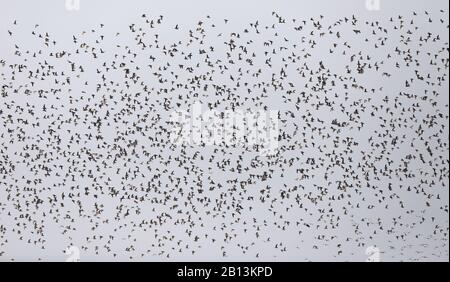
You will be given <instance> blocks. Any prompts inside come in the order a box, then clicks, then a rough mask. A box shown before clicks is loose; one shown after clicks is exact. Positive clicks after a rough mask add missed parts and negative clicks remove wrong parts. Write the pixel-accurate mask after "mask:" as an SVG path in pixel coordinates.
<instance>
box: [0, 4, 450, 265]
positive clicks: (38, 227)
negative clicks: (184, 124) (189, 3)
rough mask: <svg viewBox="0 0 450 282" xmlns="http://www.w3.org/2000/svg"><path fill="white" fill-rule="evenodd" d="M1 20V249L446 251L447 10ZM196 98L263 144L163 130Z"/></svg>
mask: <svg viewBox="0 0 450 282" xmlns="http://www.w3.org/2000/svg"><path fill="white" fill-rule="evenodd" d="M2 32H3V29H2ZM4 32H5V34H4V35H2V38H6V39H8V41H7V42H4V43H2V44H8V46H10V48H9V50H10V51H11V53H10V54H0V86H1V92H0V143H1V144H0V218H1V220H0V260H17V257H18V256H17V252H15V251H14V249H13V248H12V247H9V246H20V247H21V248H25V249H26V248H29V250H31V249H32V248H35V249H37V250H38V254H39V255H37V257H36V258H34V259H39V260H41V259H44V260H45V259H46V252H49V251H50V250H54V249H55V248H56V249H57V252H58V253H59V254H60V255H63V254H64V250H65V249H66V248H68V247H69V246H72V245H74V246H78V247H79V248H80V252H81V259H83V255H84V256H85V257H86V256H88V257H89V259H95V257H98V258H100V259H106V260H109V259H111V260H165V259H166V260H173V259H175V260H176V259H194V260H195V259H204V258H216V259H235V260H236V259H238V260H258V259H261V260H359V259H364V256H365V253H364V251H365V249H366V248H367V247H369V246H370V245H375V246H377V247H378V248H380V250H381V252H382V258H383V259H385V260H410V261H414V260H448V256H449V252H448V238H449V237H448V236H449V225H448V212H449V211H448V209H449V207H448V187H449V143H448V130H449V109H448V67H449V44H448V13H447V12H446V11H442V10H441V11H436V12H433V13H431V12H425V11H421V12H414V13H411V14H408V15H397V16H393V17H391V18H389V17H388V18H387V19H386V20H373V19H372V20H367V19H361V18H358V16H357V15H349V16H348V17H342V18H337V19H329V18H327V17H324V16H314V17H311V18H309V19H288V18H284V17H283V16H281V15H279V14H277V13H276V12H273V13H272V17H271V18H270V20H268V19H267V18H266V19H265V20H259V21H254V22H250V23H248V24H247V25H241V26H239V28H236V26H233V25H232V22H231V20H227V19H214V17H212V16H205V17H204V18H203V19H201V20H199V21H198V22H197V24H196V25H195V26H190V27H189V26H183V24H182V23H179V24H176V25H174V24H172V23H167V22H166V18H165V17H164V16H159V15H156V16H154V15H151V14H150V13H149V14H143V15H139V16H138V17H137V18H136V21H135V23H130V24H129V25H127V26H124V28H123V29H122V30H120V31H119V30H111V29H108V27H107V24H99V25H98V26H97V27H94V28H92V29H91V30H85V31H81V32H80V33H79V34H74V35H70V38H64V39H60V40H58V39H57V38H53V37H52V36H51V34H50V32H46V31H45V29H44V28H43V27H41V26H40V25H39V24H36V25H34V26H33V28H31V29H28V28H27V27H26V26H21V23H20V21H19V20H17V21H14V22H13V23H11V25H10V26H8V27H7V30H5V31H4ZM196 101H201V103H202V105H203V108H204V110H207V109H210V110H212V109H214V110H217V111H226V110H252V109H261V110H278V111H279V115H278V117H279V135H278V141H279V147H278V150H277V151H276V153H274V154H271V155H261V154H259V150H260V148H259V147H258V146H245V144H244V145H239V146H238V145H236V146H234V145H229V144H216V145H213V146H206V145H198V144H173V143H171V142H169V140H170V134H171V130H172V128H173V127H174V126H175V125H174V124H173V122H171V121H170V119H169V116H170V114H171V112H173V111H177V110H189V109H190V107H191V105H192V104H193V103H195V102H196ZM59 243H61V244H59ZM19 249H20V248H19Z"/></svg>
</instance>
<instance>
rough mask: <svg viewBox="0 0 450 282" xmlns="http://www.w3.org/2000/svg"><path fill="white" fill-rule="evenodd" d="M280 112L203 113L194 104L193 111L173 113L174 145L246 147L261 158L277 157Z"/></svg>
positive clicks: (237, 111)
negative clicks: (254, 151) (261, 156)
mask: <svg viewBox="0 0 450 282" xmlns="http://www.w3.org/2000/svg"><path fill="white" fill-rule="evenodd" d="M278 118H279V112H278V111H272V110H271V111H265V110H246V111H241V110H235V111H231V110H226V111H223V112H219V111H216V110H207V111H202V104H201V103H200V102H198V101H197V102H195V103H194V104H193V105H192V107H191V110H190V111H189V112H188V111H183V110H181V111H174V112H172V113H171V116H170V120H171V123H172V125H173V128H172V130H171V133H170V141H171V142H172V144H175V145H180V144H190V145H198V146H229V147H238V146H239V147H246V148H251V149H254V150H256V151H257V152H258V153H259V154H260V155H274V154H276V153H277V151H278V150H277V149H278V137H279V129H278Z"/></svg>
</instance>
